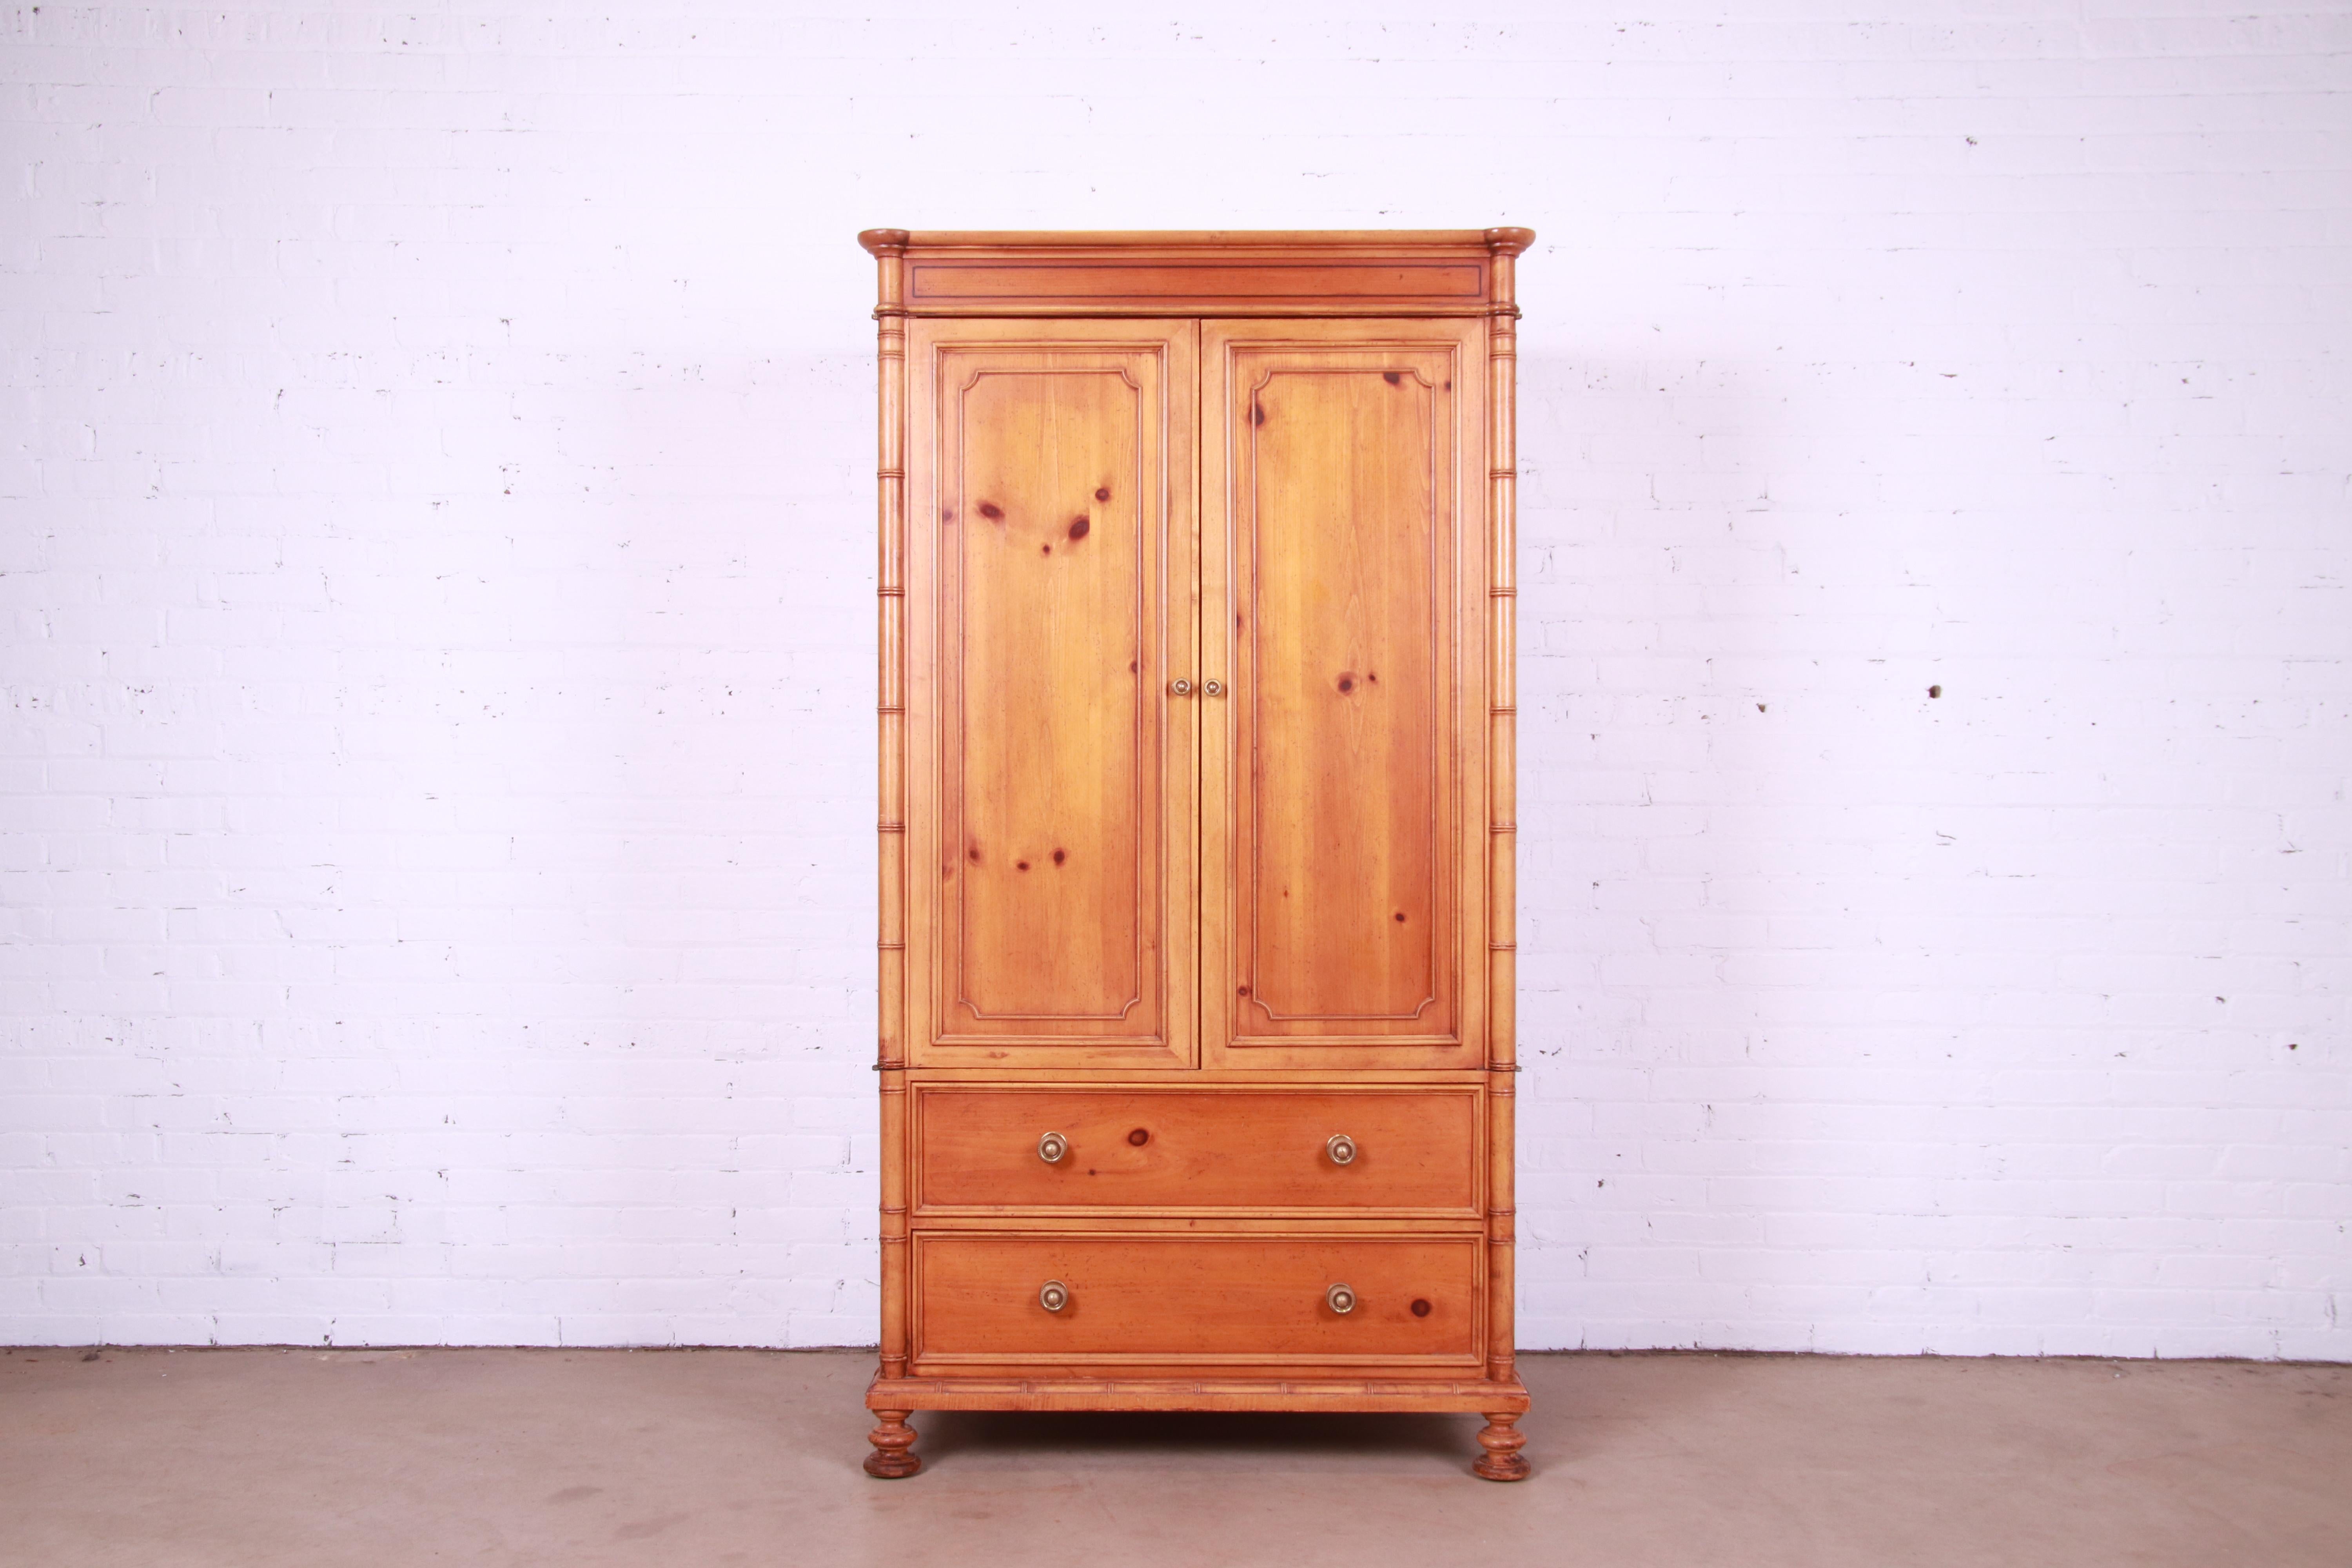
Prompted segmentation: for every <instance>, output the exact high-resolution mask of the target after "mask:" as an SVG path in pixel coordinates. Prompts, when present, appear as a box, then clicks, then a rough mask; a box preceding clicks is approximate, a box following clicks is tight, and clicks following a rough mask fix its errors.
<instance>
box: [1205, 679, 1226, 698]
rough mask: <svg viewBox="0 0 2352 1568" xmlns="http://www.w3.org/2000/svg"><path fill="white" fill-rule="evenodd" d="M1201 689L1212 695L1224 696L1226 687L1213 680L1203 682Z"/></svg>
mask: <svg viewBox="0 0 2352 1568" xmlns="http://www.w3.org/2000/svg"><path fill="white" fill-rule="evenodd" d="M1201 689H1202V690H1203V691H1205V692H1207V693H1208V694H1209V695H1210V696H1212V697H1223V695H1224V694H1225V689H1224V688H1223V686H1221V685H1219V684H1218V683H1217V682H1215V681H1213V680H1204V681H1202V682H1201Z"/></svg>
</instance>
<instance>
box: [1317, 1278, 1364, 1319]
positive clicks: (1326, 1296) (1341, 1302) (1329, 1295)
mask: <svg viewBox="0 0 2352 1568" xmlns="http://www.w3.org/2000/svg"><path fill="white" fill-rule="evenodd" d="M1323 1300H1324V1303H1325V1304H1326V1305H1328V1307H1329V1308H1330V1309H1331V1310H1333V1311H1335V1312H1338V1313H1339V1314H1341V1315H1342V1316H1345V1315H1346V1314H1347V1313H1349V1312H1352V1311H1354V1310H1356V1291H1355V1288H1354V1287H1353V1286H1351V1285H1334V1286H1332V1287H1331V1289H1328V1290H1326V1291H1324V1292H1323Z"/></svg>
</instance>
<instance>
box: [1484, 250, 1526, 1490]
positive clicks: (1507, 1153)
mask: <svg viewBox="0 0 2352 1568" xmlns="http://www.w3.org/2000/svg"><path fill="white" fill-rule="evenodd" d="M1534 242H1535V234H1534V232H1533V231H1532V230H1530V229H1524V228H1490V229H1488V230H1487V231H1486V251H1487V256H1488V258H1489V274H1488V276H1489V283H1488V288H1487V306H1486V365H1487V374H1488V379H1489V382H1490V387H1489V391H1488V398H1489V401H1488V405H1487V410H1486V447H1487V462H1486V485H1487V503H1486V516H1487V527H1488V529H1489V531H1490V537H1491V538H1492V540H1493V542H1494V543H1493V557H1492V559H1491V561H1490V562H1489V563H1488V566H1487V581H1486V593H1487V600H1486V602H1487V605H1488V625H1489V626H1490V627H1491V628H1492V637H1493V668H1491V669H1490V670H1489V671H1488V674H1487V693H1488V696H1487V700H1488V702H1489V704H1490V705H1491V706H1490V710H1489V712H1488V722H1489V726H1490V727H1489V729H1488V732H1487V752H1486V780H1487V792H1488V796H1487V817H1486V820H1487V826H1488V829H1489V832H1488V834H1487V843H1488V851H1487V868H1486V869H1487V875H1486V887H1487V910H1486V942H1487V952H1486V1067H1487V1075H1486V1083H1487V1089H1486V1092H1487V1095H1488V1097H1489V1098H1488V1104H1489V1106H1490V1107H1491V1110H1490V1111H1489V1114H1488V1116H1487V1119H1486V1122H1487V1159H1488V1162H1489V1164H1488V1168H1487V1176H1486V1247H1487V1258H1488V1265H1487V1291H1486V1297H1487V1313H1488V1316H1487V1321H1486V1375H1487V1377H1488V1378H1489V1379H1491V1380H1492V1381H1494V1382H1496V1383H1509V1382H1512V1381H1514V1380H1515V1377H1516V1373H1517V1366H1516V1361H1517V1357H1516V1355H1515V1353H1514V1346H1515V1344H1516V1342H1517V1321H1516V1319H1517V1313H1516V1310H1515V1307H1516V1303H1515V1302H1514V1301H1513V1300H1512V1282H1513V1280H1514V1279H1516V1278H1517V1270H1516V1269H1515V1268H1513V1267H1512V1261H1513V1249H1514V1247H1515V1245H1516V1243H1517V1224H1516V1222H1517V1212H1516V1208H1515V1203H1516V1198H1515V1194H1514V1189H1515V1186H1516V1183H1515V1182H1514V1180H1513V1172H1514V1170H1515V1168H1516V1159H1517V1130H1516V1125H1515V1123H1516V1108H1517V1097H1516V1095H1515V1093H1514V1091H1513V1089H1512V1084H1513V1082H1514V1080H1515V1079H1516V1076H1517V1073H1518V1070H1519V1065H1518V849H1517V846H1518V773H1517V768H1518V719H1519V710H1518V614H1517V605H1518V581H1519V578H1518V472H1519V471H1518V354H1519V350H1518V337H1519V333H1518V319H1519V307H1518V303H1517V263H1516V261H1515V259H1514V258H1517V255H1518V254H1519V252H1521V251H1523V250H1525V249H1526V248H1527V247H1528V246H1529V245H1531V244H1533V243H1534ZM1486 1420H1487V1426H1486V1430H1485V1431H1483V1432H1481V1433H1479V1434H1478V1441H1479V1443H1480V1445H1481V1446H1482V1447H1485V1449H1486V1453H1485V1454H1484V1455H1483V1456H1481V1458H1479V1460H1478V1462H1477V1464H1476V1465H1475V1466H1474V1467H1472V1468H1474V1469H1475V1470H1476V1471H1477V1473H1478V1474H1479V1475H1481V1476H1484V1477H1486V1479H1488V1480H1496V1481H1513V1480H1517V1479H1520V1478H1521V1477H1523V1476H1525V1475H1526V1474H1527V1473H1528V1462H1527V1460H1525V1459H1523V1458H1520V1457H1519V1452H1518V1450H1519V1447H1520V1446H1521V1445H1522V1444H1524V1443H1525V1442H1526V1441H1527V1438H1526V1436H1524V1435H1523V1434H1521V1433H1520V1432H1519V1431H1517V1427H1516V1423H1517V1420H1518V1416H1517V1415H1516V1414H1514V1413H1511V1412H1508V1411H1506V1412H1503V1413H1501V1414H1489V1415H1487V1417H1486Z"/></svg>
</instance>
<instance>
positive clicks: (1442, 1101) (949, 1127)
mask: <svg viewBox="0 0 2352 1568" xmlns="http://www.w3.org/2000/svg"><path fill="white" fill-rule="evenodd" d="M915 1092H916V1108H915V1122H916V1131H915V1138H916V1149H917V1157H916V1182H915V1193H916V1207H917V1212H918V1213H924V1212H929V1213H938V1212H941V1211H959V1210H962V1211H970V1210H982V1209H1007V1208H1013V1209H1041V1210H1087V1209H1117V1208H1177V1209H1186V1210H1202V1209H1221V1208H1229V1209H1244V1210H1248V1211H1250V1212H1252V1213H1265V1212H1268V1211H1275V1212H1281V1211H1285V1210H1288V1211H1293V1212H1297V1211H1311V1210H1327V1211H1333V1212H1358V1211H1367V1210H1369V1211H1374V1212H1379V1213H1387V1214H1403V1215H1445V1216H1449V1217H1457V1218H1458V1217H1469V1216H1475V1215H1476V1214H1477V1213H1478V1196H1479V1185H1478V1169H1479V1159H1478V1156H1479V1152H1480V1142H1479V1137H1478V1132H1479V1122H1478V1092H1477V1089H1475V1087H1474V1086H1468V1085H1465V1086H1462V1087H1460V1088H1454V1089H1386V1088H1367V1089H1244V1088H1232V1089H1156V1088H1150V1087H1136V1088H1119V1089H1060V1088H1036V1089H1024V1088H1003V1089H997V1088H972V1087H965V1086H961V1085H938V1084H935V1085H926V1086H923V1087H920V1088H919V1089H917V1090H916V1091H915ZM1047 1133H1058V1134H1059V1135H1060V1136H1061V1140H1062V1142H1063V1144H1064V1145H1065V1148H1066V1152H1064V1153H1063V1154H1062V1157H1061V1158H1060V1159H1059V1160H1054V1161H1048V1160H1046V1159H1045V1158H1043V1157H1042V1156H1041V1155H1040V1153H1039V1152H1038V1142H1039V1140H1040V1139H1042V1138H1044V1137H1045V1135H1046V1134H1047ZM1334 1136H1342V1137H1344V1138H1346V1139H1347V1140H1348V1141H1349V1144H1350V1145H1351V1147H1350V1148H1349V1149H1347V1150H1344V1151H1342V1152H1344V1153H1347V1154H1349V1155H1350V1156H1351V1157H1350V1158H1348V1159H1347V1160H1346V1161H1345V1162H1344V1163H1343V1162H1342V1161H1340V1160H1337V1159H1335V1158H1333V1152H1332V1149H1331V1139H1332V1138H1333V1137H1334Z"/></svg>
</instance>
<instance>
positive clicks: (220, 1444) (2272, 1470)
mask: <svg viewBox="0 0 2352 1568" xmlns="http://www.w3.org/2000/svg"><path fill="white" fill-rule="evenodd" d="M872 1363H873V1357H872V1354H871V1352H797V1353H792V1352H785V1353H778V1352H756V1351H680V1352H626V1351H601V1352H600V1351H381V1352H367V1351H332V1352H315V1351H179V1352H165V1351H114V1350H110V1351H103V1352H89V1351H70V1350H68V1351H59V1350H38V1351H22V1350H20V1351H16V1352H5V1354H0V1563H5V1564H7V1565H9V1568H16V1565H17V1564H27V1565H29V1564H39V1565H40V1568H83V1565H96V1564H117V1563H120V1564H124V1565H126V1568H128V1565H136V1568H183V1565H186V1568H194V1565H199V1564H202V1565H211V1564H235V1565H236V1568H270V1565H273V1564H300V1565H302V1568H336V1565H340V1564H353V1565H361V1564H364V1565H366V1568H387V1565H393V1564H405V1563H469V1564H509V1563H517V1564H520V1563H531V1564H541V1563H544V1564H550V1565H554V1564H562V1565H563V1568H591V1565H594V1564H606V1563H631V1564H635V1563H664V1564H668V1563H677V1564H689V1565H695V1568H699V1565H702V1564H721V1563H758V1564H769V1563H778V1564H801V1563H808V1564H827V1565H830V1564H845V1565H849V1564H866V1563H873V1564H884V1563H887V1564H891V1565H893V1568H906V1565H908V1564H914V1563H940V1564H950V1565H952V1568H995V1565H997V1564H1006V1565H1012V1564H1018V1565H1020V1568H1142V1565H1147V1564H1184V1565H1192V1564H1201V1565H1204V1568H1205V1565H1212V1564H1213V1565H1216V1568H1226V1565H1253V1564H1259V1563H1265V1564H1274V1565H1279V1568H1324V1565H1327V1564H1328V1565H1332V1568H1341V1565H1344V1568H1384V1565H1386V1564H1390V1563H1411V1564H1416V1565H1423V1564H1427V1565H1436V1564H1449V1563H1484V1564H1497V1565H1499V1564H1507V1563H1528V1564H1540V1565H1542V1568H1569V1565H1581V1564H1593V1565H1596V1568H1597V1565H1601V1564H1608V1565H1610V1568H1631V1565H1639V1564H1659V1565H1662V1568H1664V1565H1671V1568H1729V1565H1744V1564H1783V1563H1785V1564H1790V1565H1791V1568H1797V1565H1801V1568H1838V1565H1843V1564H1855V1565H1867V1568H1890V1565H1893V1564H1906V1565H1917V1568H1926V1565H1941V1564H1948V1563H1984V1564H2000V1565H2001V1568H2030V1565H2033V1564H2051V1565H2053V1568H2058V1565H2063V1568H2088V1565H2093V1564H2105V1563H2129V1564H2134V1565H2135V1568H2151V1565H2166V1564H2175V1563H2178V1564H2182V1565H2188V1564H2195V1565H2196V1568H2217V1565H2221V1564H2241V1563H2242V1564H2245V1565H2247V1568H2295V1565H2299V1564H2313V1565H2320V1564H2325V1565H2326V1568H2345V1564H2347V1563H2352V1366H2328V1367H2319V1366H2281V1365H2267V1364H2263V1365H2257V1364H2247V1363H2210V1362H2174V1363H2148V1362H2093V1361H2045V1362H2022V1361H1895V1360H1841V1359H1832V1358H1814V1357H1802V1356H1709V1355H1623V1356H1612V1355H1538V1356H1528V1357H1526V1358H1524V1359H1523V1360H1522V1361H1521V1363H1520V1365H1521V1367H1522V1369H1523V1371H1524V1372H1525V1374H1526V1377H1527V1381H1528V1387H1529V1389H1530V1390H1531V1391H1532V1392H1533V1394H1534V1395H1535V1400H1536V1405H1535V1410H1534V1413H1533V1414H1532V1415H1530V1416H1529V1417H1528V1421H1527V1423H1526V1430H1527V1433H1528V1448H1527V1453H1528V1458H1531V1459H1532V1460H1534V1462H1535V1476H1534V1478H1533V1479H1530V1480H1528V1481H1525V1482H1522V1483H1519V1484H1517V1485H1516V1486H1496V1485H1493V1484H1491V1483H1488V1482H1485V1481H1479V1480H1475V1479H1472V1478H1471V1476H1470V1475H1469V1474H1468V1464H1469V1460H1470V1458H1471V1456H1472V1454H1473V1452H1474V1446H1473V1444H1472V1441H1471V1433H1472V1432H1473V1431H1474V1430H1475V1428H1476V1427H1477V1426H1478V1420H1477V1418H1476V1417H1475V1416H1405V1415H1378V1416H1347V1417H1340V1416H1307V1415H1271V1416H1226V1415H1187V1416H1167V1415H922V1416H919V1417H918V1418H917V1421H916V1426H918V1427H919V1429H920V1431H921V1432H922V1435H923V1439H922V1442H921V1444H920V1446H919V1449H918V1451H919V1452H921V1453H923V1454H924V1455H925V1456H926V1458H928V1460H929V1468H927V1469H926V1470H925V1471H924V1472H923V1474H921V1475H920V1476H919V1477H917V1478H915V1479H912V1480H905V1481H875V1480H870V1479H867V1478H866V1476H865V1475H863V1474H862V1473H861V1472H860V1471H859V1469H858V1464H859V1462H860V1460H862V1459H863V1458H864V1457H865V1455H866V1441H865V1433H866V1427H867V1426H868V1425H869V1423H868V1422H867V1420H866V1415H865V1413H864V1411H863V1410H862V1409H861V1408H860V1407H859V1395H860V1394H861V1393H862V1392H863V1391H864V1389H865V1386H866V1376H867V1373H868V1371H869V1369H870V1368H871V1366H872Z"/></svg>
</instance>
